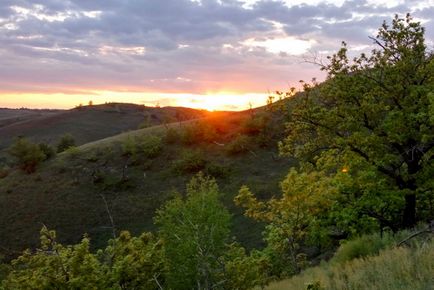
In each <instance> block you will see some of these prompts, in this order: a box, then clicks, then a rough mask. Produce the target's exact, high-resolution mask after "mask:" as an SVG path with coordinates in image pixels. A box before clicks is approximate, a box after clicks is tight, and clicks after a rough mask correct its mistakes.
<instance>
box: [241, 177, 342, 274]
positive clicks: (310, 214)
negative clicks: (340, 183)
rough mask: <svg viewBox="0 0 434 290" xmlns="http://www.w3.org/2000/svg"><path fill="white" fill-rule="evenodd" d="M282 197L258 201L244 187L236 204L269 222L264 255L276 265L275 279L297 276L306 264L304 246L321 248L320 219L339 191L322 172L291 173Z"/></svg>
mask: <svg viewBox="0 0 434 290" xmlns="http://www.w3.org/2000/svg"><path fill="white" fill-rule="evenodd" d="M281 188H282V195H281V196H280V197H273V198H271V199H270V200H268V201H260V200H258V199H257V198H256V197H255V196H254V194H253V193H252V192H251V191H250V189H249V188H248V187H247V186H243V187H241V189H240V191H239V193H238V195H237V196H236V197H235V200H234V202H235V204H236V205H238V206H241V207H243V208H244V209H245V213H244V214H245V215H246V216H247V217H250V218H253V219H255V220H257V221H262V222H266V223H267V226H266V230H265V232H264V239H265V241H266V242H267V247H266V248H265V250H264V253H265V254H266V255H267V256H268V257H269V260H270V261H271V262H272V264H273V269H272V272H273V275H277V276H282V275H283V276H284V275H293V274H296V273H298V272H299V271H300V270H301V269H302V268H303V267H304V266H305V264H306V259H305V258H306V255H305V254H304V253H303V251H302V248H301V246H302V245H305V244H306V242H307V241H308V240H311V241H312V242H314V243H315V244H316V245H321V243H322V240H321V236H322V235H323V233H324V232H326V231H327V228H324V229H323V228H322V227H321V226H322V224H319V223H320V222H321V219H320V217H322V216H324V215H325V213H326V212H327V211H329V210H330V208H331V207H332V204H333V202H334V197H335V195H336V192H337V189H336V188H334V186H333V183H332V182H330V178H329V177H328V176H326V174H325V173H323V172H316V171H308V170H305V171H301V170H300V171H298V170H296V169H291V171H290V172H289V174H288V175H287V177H286V178H285V179H284V180H283V181H282V183H281Z"/></svg>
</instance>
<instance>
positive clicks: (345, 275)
mask: <svg viewBox="0 0 434 290" xmlns="http://www.w3.org/2000/svg"><path fill="white" fill-rule="evenodd" d="M315 284H316V286H317V287H314V286H313V285H315ZM309 285H312V286H310V287H311V288H308V287H309ZM318 286H319V287H318ZM267 289H268V290H278V289H285V290H290V289H297V290H298V289H318V290H319V289H340V290H341V289H342V290H343V289H345V290H346V289H348V290H350V289H354V290H356V289H357V290H359V289H360V290H361V289H369V290H375V289H378V290H399V289H402V290H407V289H412V290H429V289H434V241H431V242H429V243H425V244H422V245H420V246H417V247H416V248H403V247H400V248H393V249H389V250H385V251H383V252H381V253H380V255H378V256H375V257H367V258H361V259H355V260H352V261H350V262H347V263H344V264H335V265H332V264H325V265H322V266H319V267H315V268H311V269H308V270H306V271H305V272H303V273H302V274H300V275H297V276H295V277H293V278H291V279H288V280H284V281H281V282H277V283H274V284H272V285H270V286H269V287H268V288H267Z"/></svg>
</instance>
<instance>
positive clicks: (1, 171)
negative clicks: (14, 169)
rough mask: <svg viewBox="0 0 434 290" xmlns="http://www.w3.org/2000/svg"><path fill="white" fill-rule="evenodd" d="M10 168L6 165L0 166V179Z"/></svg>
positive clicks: (7, 173)
mask: <svg viewBox="0 0 434 290" xmlns="http://www.w3.org/2000/svg"><path fill="white" fill-rule="evenodd" d="M9 171H10V168H9V167H8V166H6V165H5V166H0V179H2V178H5V177H6V176H8V175H9Z"/></svg>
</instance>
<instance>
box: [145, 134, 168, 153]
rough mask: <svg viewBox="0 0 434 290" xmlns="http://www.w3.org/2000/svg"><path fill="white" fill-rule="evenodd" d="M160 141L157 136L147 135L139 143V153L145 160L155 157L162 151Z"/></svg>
mask: <svg viewBox="0 0 434 290" xmlns="http://www.w3.org/2000/svg"><path fill="white" fill-rule="evenodd" d="M162 143H163V142H162V139H161V137H159V136H155V135H149V136H145V137H144V138H143V139H142V140H141V141H140V151H141V152H142V153H143V154H144V156H145V157H147V158H154V157H157V156H158V154H160V153H161V151H162V150H163V146H162Z"/></svg>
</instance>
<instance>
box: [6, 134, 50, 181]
mask: <svg viewBox="0 0 434 290" xmlns="http://www.w3.org/2000/svg"><path fill="white" fill-rule="evenodd" d="M9 154H10V155H11V156H12V157H14V158H15V159H16V162H17V165H18V166H19V167H20V168H21V169H22V170H23V171H24V172H26V173H33V172H35V170H36V166H37V165H38V164H39V163H40V162H42V161H43V160H44V159H45V158H46V156H45V154H44V152H43V151H42V150H41V148H40V147H39V146H38V145H37V144H34V143H31V142H30V141H28V140H27V139H26V138H23V137H20V138H17V139H16V140H15V142H14V143H13V144H12V145H11V147H10V148H9Z"/></svg>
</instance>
